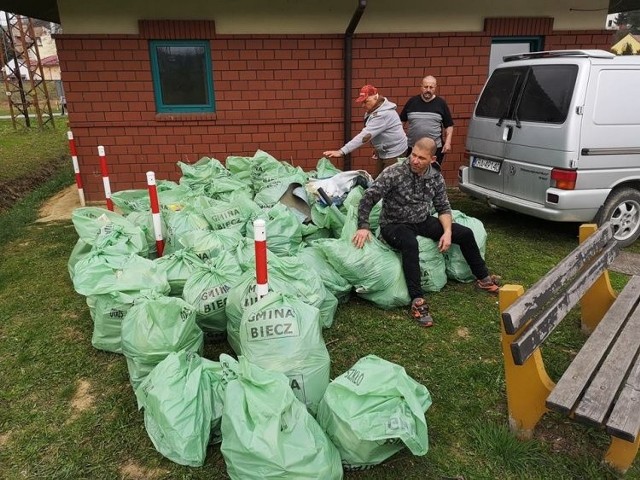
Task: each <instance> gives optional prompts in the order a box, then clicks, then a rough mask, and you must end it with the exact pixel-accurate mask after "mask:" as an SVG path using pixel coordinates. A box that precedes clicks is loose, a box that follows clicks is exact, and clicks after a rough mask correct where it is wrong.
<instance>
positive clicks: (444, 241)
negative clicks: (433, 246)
mask: <svg viewBox="0 0 640 480" xmlns="http://www.w3.org/2000/svg"><path fill="white" fill-rule="evenodd" d="M450 246H451V230H445V231H444V233H443V234H442V236H441V237H440V240H439V241H438V250H439V251H440V253H444V252H446V251H447V250H449V247H450Z"/></svg>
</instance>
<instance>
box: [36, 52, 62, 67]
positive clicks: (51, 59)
mask: <svg viewBox="0 0 640 480" xmlns="http://www.w3.org/2000/svg"><path fill="white" fill-rule="evenodd" d="M40 65H42V66H43V67H53V66H55V65H60V62H59V61H58V55H49V56H48V57H44V58H41V59H40Z"/></svg>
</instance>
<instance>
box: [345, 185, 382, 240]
mask: <svg viewBox="0 0 640 480" xmlns="http://www.w3.org/2000/svg"><path fill="white" fill-rule="evenodd" d="M363 195H364V188H362V186H360V185H356V186H355V187H353V188H352V189H351V190H350V191H349V193H348V194H347V198H345V199H344V202H343V203H342V206H341V208H342V209H343V210H344V211H345V212H347V211H348V210H349V207H354V208H355V209H356V211H357V210H358V206H359V205H360V200H362V196H363ZM380 212H382V200H380V201H379V202H378V203H376V204H375V205H374V206H373V208H372V209H371V212H369V228H370V229H371V231H372V232H375V231H376V230H378V227H379V226H380Z"/></svg>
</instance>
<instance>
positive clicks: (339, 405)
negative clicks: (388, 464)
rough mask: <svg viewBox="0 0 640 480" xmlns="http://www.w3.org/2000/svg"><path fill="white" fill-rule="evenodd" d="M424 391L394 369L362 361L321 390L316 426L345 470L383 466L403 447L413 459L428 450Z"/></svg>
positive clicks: (371, 358) (382, 362)
mask: <svg viewBox="0 0 640 480" xmlns="http://www.w3.org/2000/svg"><path fill="white" fill-rule="evenodd" d="M430 406H431V395H430V394H429V391H428V390H427V388H426V387H424V386H423V385H421V384H419V383H418V382H416V381H415V380H413V379H412V378H411V377H409V376H408V375H407V373H406V371H405V370H404V368H402V367H401V366H400V365H396V364H395V363H391V362H388V361H386V360H384V359H382V358H380V357H377V356H375V355H367V356H366V357H364V358H361V359H360V360H358V362H356V364H355V365H354V366H353V367H351V368H350V369H349V370H348V371H347V372H345V373H343V374H342V375H340V376H339V377H337V378H336V379H335V380H333V381H332V382H331V383H330V384H329V386H328V387H327V391H326V392H325V394H324V397H323V399H322V400H321V402H320V405H319V407H318V415H317V417H316V418H317V419H318V423H319V424H320V426H321V427H322V428H323V429H324V431H325V432H327V435H328V436H329V438H330V439H331V441H332V442H333V443H334V445H335V446H336V447H337V448H338V451H339V452H340V456H341V457H342V463H343V465H344V467H345V469H348V470H360V469H364V468H367V467H370V466H373V465H377V464H379V463H382V462H384V461H385V460H386V459H387V458H389V457H390V456H392V455H393V454H395V453H396V452H398V451H400V450H402V449H403V448H404V447H405V446H406V447H407V448H408V449H409V450H410V451H411V453H413V454H414V455H425V454H426V453H427V451H428V449H429V437H428V432H427V422H426V420H425V416H424V412H426V410H427V409H428V408H429V407H430Z"/></svg>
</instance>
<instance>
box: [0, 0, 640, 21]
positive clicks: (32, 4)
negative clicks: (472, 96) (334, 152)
mask: <svg viewBox="0 0 640 480" xmlns="http://www.w3.org/2000/svg"><path fill="white" fill-rule="evenodd" d="M133 1H134V2H135V1H136V0H133ZM354 3H355V2H354ZM0 8H1V9H3V10H4V11H7V12H12V13H17V14H20V15H25V16H27V17H32V18H39V19H41V20H48V21H50V22H55V23H60V12H59V11H58V2H57V0H0ZM608 10H609V13H620V12H628V11H631V10H640V0H609V9H608Z"/></svg>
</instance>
